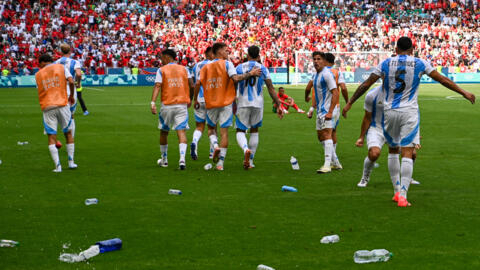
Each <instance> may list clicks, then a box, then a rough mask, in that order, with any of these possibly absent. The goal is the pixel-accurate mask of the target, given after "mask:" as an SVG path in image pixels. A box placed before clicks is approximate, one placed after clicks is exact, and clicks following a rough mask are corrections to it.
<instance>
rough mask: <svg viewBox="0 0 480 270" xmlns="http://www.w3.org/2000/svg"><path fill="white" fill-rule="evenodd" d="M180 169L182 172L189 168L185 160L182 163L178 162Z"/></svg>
mask: <svg viewBox="0 0 480 270" xmlns="http://www.w3.org/2000/svg"><path fill="white" fill-rule="evenodd" d="M178 168H179V169H180V170H182V171H183V170H185V169H186V168H187V165H186V164H185V160H180V162H178Z"/></svg>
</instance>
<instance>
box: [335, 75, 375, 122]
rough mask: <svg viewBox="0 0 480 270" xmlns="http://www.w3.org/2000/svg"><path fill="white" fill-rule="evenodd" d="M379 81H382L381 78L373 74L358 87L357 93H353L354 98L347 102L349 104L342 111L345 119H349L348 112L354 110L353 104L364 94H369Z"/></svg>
mask: <svg viewBox="0 0 480 270" xmlns="http://www.w3.org/2000/svg"><path fill="white" fill-rule="evenodd" d="M378 79H380V76H378V75H375V74H373V73H372V74H370V77H368V79H367V80H365V81H364V82H363V83H362V84H360V85H359V86H358V88H357V90H356V91H355V93H353V96H352V97H351V98H350V100H349V101H348V102H347V104H346V105H345V107H344V108H343V110H342V115H343V117H345V118H347V112H348V111H349V110H350V108H352V105H353V103H355V101H356V100H357V99H358V98H360V97H361V96H363V94H365V92H367V91H368V89H370V87H371V86H372V85H373V84H374V83H376V82H377V81H378Z"/></svg>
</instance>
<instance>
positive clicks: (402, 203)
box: [397, 196, 412, 207]
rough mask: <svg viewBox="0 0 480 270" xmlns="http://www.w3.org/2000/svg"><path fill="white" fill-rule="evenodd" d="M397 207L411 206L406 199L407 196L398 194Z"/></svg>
mask: <svg viewBox="0 0 480 270" xmlns="http://www.w3.org/2000/svg"><path fill="white" fill-rule="evenodd" d="M397 205H398V206H399V207H408V206H412V205H411V204H410V203H409V202H408V201H407V198H405V197H403V196H398V204H397Z"/></svg>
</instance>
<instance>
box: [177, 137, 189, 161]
mask: <svg viewBox="0 0 480 270" xmlns="http://www.w3.org/2000/svg"><path fill="white" fill-rule="evenodd" d="M177 136H178V142H179V145H178V149H179V152H180V160H179V162H178V164H179V165H178V166H179V169H180V170H185V169H186V163H185V153H186V152H187V132H186V131H185V129H182V130H177Z"/></svg>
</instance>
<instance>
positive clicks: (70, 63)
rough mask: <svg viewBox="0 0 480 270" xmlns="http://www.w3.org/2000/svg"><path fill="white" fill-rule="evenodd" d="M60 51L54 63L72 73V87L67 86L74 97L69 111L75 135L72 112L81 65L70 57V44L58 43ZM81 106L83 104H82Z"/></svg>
mask: <svg viewBox="0 0 480 270" xmlns="http://www.w3.org/2000/svg"><path fill="white" fill-rule="evenodd" d="M60 53H61V54H62V57H60V58H59V59H58V60H57V61H55V63H56V64H62V65H64V66H65V68H66V69H67V70H68V71H69V72H70V74H72V76H73V80H74V81H75V85H74V87H73V88H70V87H69V88H68V89H67V91H68V95H70V92H73V96H74V98H75V102H74V103H73V104H70V112H71V115H72V124H71V127H72V136H74V137H75V120H74V119H73V118H74V114H75V109H76V108H77V91H76V88H80V87H81V86H80V84H81V81H82V65H81V64H80V62H79V61H77V60H74V59H72V58H71V57H70V54H71V48H70V45H68V44H66V43H62V44H61V45H60ZM82 108H83V106H82Z"/></svg>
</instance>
